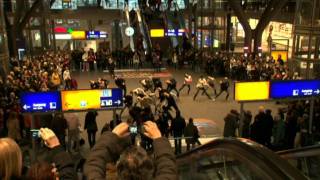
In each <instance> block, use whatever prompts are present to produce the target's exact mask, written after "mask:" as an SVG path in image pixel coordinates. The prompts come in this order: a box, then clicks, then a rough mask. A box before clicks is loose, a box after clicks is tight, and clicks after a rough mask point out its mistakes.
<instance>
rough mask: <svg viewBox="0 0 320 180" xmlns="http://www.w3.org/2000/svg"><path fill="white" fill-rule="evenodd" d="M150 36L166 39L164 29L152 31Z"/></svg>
mask: <svg viewBox="0 0 320 180" xmlns="http://www.w3.org/2000/svg"><path fill="white" fill-rule="evenodd" d="M150 36H151V37H164V29H151V30H150Z"/></svg>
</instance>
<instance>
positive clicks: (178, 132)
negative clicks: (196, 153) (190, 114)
mask: <svg viewBox="0 0 320 180" xmlns="http://www.w3.org/2000/svg"><path fill="white" fill-rule="evenodd" d="M185 127H186V122H185V120H184V118H183V117H176V118H175V119H174V120H173V121H172V123H171V130H172V133H173V137H181V136H182V135H183V131H184V128H185Z"/></svg>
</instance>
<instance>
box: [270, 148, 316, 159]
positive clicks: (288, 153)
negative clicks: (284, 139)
mask: <svg viewBox="0 0 320 180" xmlns="http://www.w3.org/2000/svg"><path fill="white" fill-rule="evenodd" d="M276 153H277V154H278V155H279V156H281V157H282V158H285V159H296V158H304V157H314V156H320V145H313V146H306V147H301V148H295V149H288V150H283V151H278V152H276Z"/></svg>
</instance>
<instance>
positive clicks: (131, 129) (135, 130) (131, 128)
mask: <svg viewBox="0 0 320 180" xmlns="http://www.w3.org/2000/svg"><path fill="white" fill-rule="evenodd" d="M129 131H130V133H131V134H137V133H138V128H137V126H131V127H129Z"/></svg>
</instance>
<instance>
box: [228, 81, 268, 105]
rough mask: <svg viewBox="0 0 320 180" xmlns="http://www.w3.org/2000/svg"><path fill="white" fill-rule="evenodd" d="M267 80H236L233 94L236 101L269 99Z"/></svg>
mask: <svg viewBox="0 0 320 180" xmlns="http://www.w3.org/2000/svg"><path fill="white" fill-rule="evenodd" d="M269 85H270V82H268V81H260V82H236V83H235V95H234V98H235V100H236V101H261V100H268V99H269Z"/></svg>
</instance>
